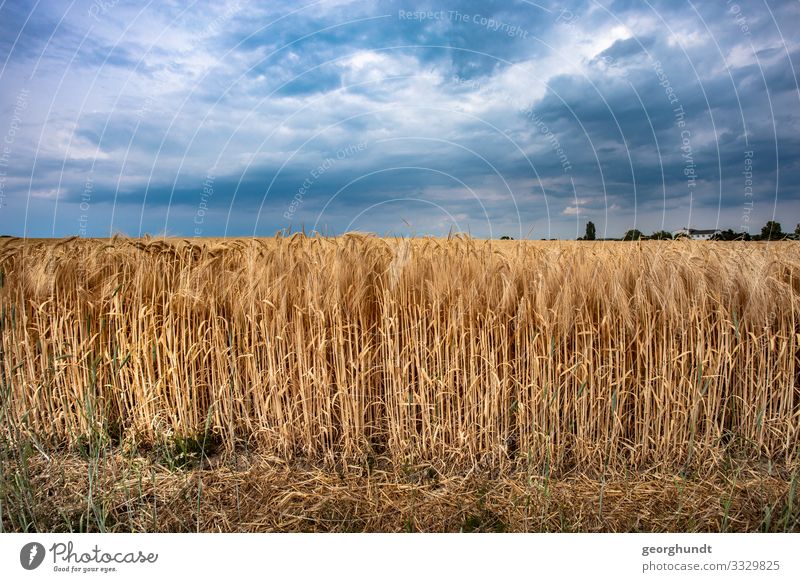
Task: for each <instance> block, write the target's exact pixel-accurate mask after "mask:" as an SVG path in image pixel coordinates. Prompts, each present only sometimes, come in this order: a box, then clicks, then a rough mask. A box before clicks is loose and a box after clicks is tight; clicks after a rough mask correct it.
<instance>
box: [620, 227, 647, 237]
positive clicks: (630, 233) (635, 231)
mask: <svg viewBox="0 0 800 582" xmlns="http://www.w3.org/2000/svg"><path fill="white" fill-rule="evenodd" d="M643 237H644V234H643V233H642V231H641V230H639V229H638V228H632V229H631V230H629V231H628V232H626V233H625V236H623V237H622V240H640V239H641V238H643Z"/></svg>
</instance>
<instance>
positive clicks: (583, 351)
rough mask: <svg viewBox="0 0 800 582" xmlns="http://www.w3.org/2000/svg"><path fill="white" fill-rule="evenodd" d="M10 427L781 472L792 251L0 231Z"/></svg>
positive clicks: (282, 452) (798, 338) (792, 395)
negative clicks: (767, 466)
mask: <svg viewBox="0 0 800 582" xmlns="http://www.w3.org/2000/svg"><path fill="white" fill-rule="evenodd" d="M0 269H1V270H2V288H0V305H1V307H2V313H1V314H0V318H1V319H0V323H1V324H2V363H1V365H2V370H1V371H2V387H3V392H2V394H1V395H0V402H1V403H2V413H0V414H2V415H3V416H4V417H5V418H4V420H5V422H4V426H3V430H5V431H12V432H15V431H16V432H19V431H22V432H25V433H26V434H30V435H35V436H36V438H37V439H42V440H44V441H48V442H51V443H62V442H75V441H76V439H80V438H81V437H82V436H83V435H86V434H88V433H90V432H93V431H100V432H102V433H103V434H106V435H109V438H112V439H119V440H120V441H122V440H124V439H129V438H130V439H136V440H137V441H139V442H158V441H160V440H162V439H165V438H170V437H172V436H174V435H196V434H199V433H202V432H203V431H205V430H206V429H208V431H210V432H211V433H213V434H214V435H215V438H217V439H219V440H220V442H221V443H222V444H224V445H225V446H227V447H228V448H229V449H230V450H232V449H233V448H234V447H235V446H236V445H237V444H240V443H245V444H247V445H248V446H249V447H251V448H258V449H259V450H261V451H264V452H265V453H266V454H272V455H276V456H280V457H282V458H295V457H297V456H307V457H314V458H319V459H330V460H334V459H339V458H364V457H365V456H369V455H384V456H388V457H389V458H391V459H394V460H396V461H398V462H403V461H404V460H407V459H414V460H420V459H439V460H442V459H444V460H447V461H448V462H452V463H453V464H473V463H476V462H481V463H487V464H489V465H492V466H511V465H519V464H525V465H527V466H529V467H530V466H536V467H538V468H542V467H544V468H546V470H547V471H566V470H569V469H572V468H579V469H580V470H583V471H598V470H603V469H604V468H606V469H607V468H618V469H626V468H647V467H655V466H659V467H668V466H669V467H684V466H688V465H693V464H710V465H714V464H716V463H718V462H720V459H721V458H722V457H723V456H724V454H725V453H726V452H730V451H731V450H736V451H738V452H740V453H743V454H745V455H747V456H748V457H751V458H754V459H756V458H759V459H768V460H769V461H770V462H774V463H780V464H784V463H785V464H792V463H795V462H796V461H797V457H798V442H799V441H798V437H799V436H800V434H799V433H798V429H799V428H800V383H798V373H800V365H799V364H798V347H799V345H800V335H799V334H800V317H799V316H800V303H798V292H800V246H798V245H797V244H795V243H790V242H786V243H773V244H758V243H697V242H688V241H675V242H664V243H660V242H643V243H599V242H598V243H577V242H576V243H572V242H547V243H544V242H542V243H539V242H518V241H509V242H482V241H475V240H468V239H461V238H454V239H450V240H443V239H442V240H437V239H421V240H413V241H406V240H386V239H378V238H374V237H368V236H362V235H348V236H344V237H341V238H336V239H325V238H306V237H302V236H299V235H295V236H293V237H291V238H276V239H270V240H228V241H224V240H218V241H203V242H198V241H195V242H189V241H158V240H144V241H139V240H128V239H121V238H115V239H112V240H110V241H89V240H70V241H63V242H60V243H53V242H24V241H20V240H6V242H5V243H4V244H3V245H2V246H0Z"/></svg>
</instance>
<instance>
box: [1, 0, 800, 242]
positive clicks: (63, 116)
mask: <svg viewBox="0 0 800 582" xmlns="http://www.w3.org/2000/svg"><path fill="white" fill-rule="evenodd" d="M264 4H265V6H261V7H254V6H251V5H250V3H247V2H244V1H239V0H233V1H231V2H227V3H226V2H223V1H216V2H200V1H197V2H185V3H184V2H177V1H176V2H162V1H160V2H155V1H151V2H135V1H128V0H94V1H93V2H88V1H82V0H74V1H64V2H58V1H55V0H42V1H39V0H37V1H31V2H24V1H20V0H5V1H3V0H0V234H12V235H19V236H22V235H25V236H31V237H39V236H67V235H82V236H108V235H109V234H113V233H116V232H121V233H125V234H127V235H131V236H138V235H142V234H145V233H151V234H161V233H165V232H166V233H167V234H170V235H177V236H184V237H192V236H252V235H256V236H272V235H274V234H275V232H276V231H278V230H280V229H286V228H290V227H291V228H292V229H294V230H298V229H300V228H302V227H305V229H306V230H307V231H309V230H318V231H320V232H326V233H330V234H334V233H335V234H339V233H342V232H345V231H348V230H358V231H370V232H376V233H380V234H385V235H403V236H408V235H415V234H416V235H426V234H433V235H444V234H447V233H448V232H450V231H453V232H459V231H460V232H465V233H471V234H472V235H473V236H476V237H499V236H502V235H509V236H513V237H515V238H535V239H539V238H551V237H553V238H556V237H558V238H575V237H576V236H577V235H578V234H582V233H583V231H584V228H585V224H586V222H587V221H588V220H591V221H593V222H594V223H595V224H596V225H597V231H598V236H603V235H605V236H608V237H614V236H619V235H621V234H622V233H623V232H624V231H625V230H626V229H627V228H632V227H636V228H639V229H640V230H642V231H644V232H646V233H649V232H652V231H655V230H661V229H666V230H675V229H678V228H681V227H683V226H687V225H690V226H692V227H695V228H712V227H720V228H733V229H735V230H737V231H742V230H747V231H749V232H753V233H755V232H759V231H760V228H761V226H762V225H763V224H764V222H765V221H767V220H770V219H772V218H773V217H775V218H776V219H777V220H779V221H780V222H781V223H782V225H783V227H784V230H789V229H793V228H794V226H795V225H796V224H797V223H800V89H799V85H798V77H799V76H800V75H798V72H797V69H796V66H800V2H798V1H797V0H784V1H776V0H761V1H752V2H749V1H737V2H732V1H726V0H719V1H715V2H694V3H693V2H688V1H687V2H684V1H682V0H677V1H676V0H670V1H663V2H661V1H654V0H636V1H633V0H624V1H610V0H603V1H594V0H589V1H585V2H580V1H572V0H564V1H560V2H542V3H535V2H528V1H519V2H513V1H502V2H491V1H487V0H480V1H478V0H465V1H461V2H457V1H453V0H445V1H442V2H427V3H423V2H413V1H408V2H406V1H404V0H402V1H391V0H385V1H384V0H378V1H374V2H372V1H362V0H358V1H348V0H321V1H316V2H314V1H312V2H308V3H306V2H302V1H301V2H288V1H287V2H281V1H270V2H268V3H264Z"/></svg>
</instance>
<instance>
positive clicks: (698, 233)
mask: <svg viewBox="0 0 800 582" xmlns="http://www.w3.org/2000/svg"><path fill="white" fill-rule="evenodd" d="M721 232H722V231H721V230H720V229H718V228H712V229H699V228H681V229H680V230H676V231H675V232H673V233H672V238H678V237H679V236H685V237H688V238H690V239H692V240H711V239H712V238H713V237H714V235H718V234H720V233H721Z"/></svg>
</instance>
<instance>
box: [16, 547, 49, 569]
mask: <svg viewBox="0 0 800 582" xmlns="http://www.w3.org/2000/svg"><path fill="white" fill-rule="evenodd" d="M43 561H44V546H43V545H42V544H40V543H39V542H30V543H28V544H25V545H24V546H22V549H21V550H20V551H19V563H20V564H22V567H23V568H25V569H26V570H35V569H36V568H38V567H39V566H41V565H42V562H43Z"/></svg>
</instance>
